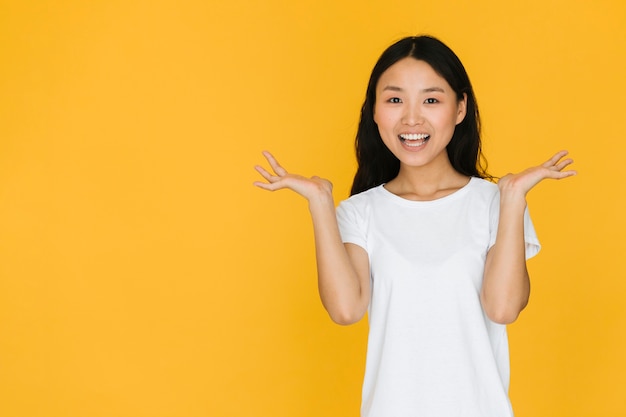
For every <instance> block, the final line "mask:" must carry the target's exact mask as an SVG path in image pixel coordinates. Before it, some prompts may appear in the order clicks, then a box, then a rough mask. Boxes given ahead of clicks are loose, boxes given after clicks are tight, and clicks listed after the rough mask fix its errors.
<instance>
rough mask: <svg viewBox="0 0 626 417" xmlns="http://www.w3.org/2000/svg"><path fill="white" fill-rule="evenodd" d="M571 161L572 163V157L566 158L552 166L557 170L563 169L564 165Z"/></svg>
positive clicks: (569, 163)
mask: <svg viewBox="0 0 626 417" xmlns="http://www.w3.org/2000/svg"><path fill="white" fill-rule="evenodd" d="M572 163H574V160H573V159H572V158H567V159H564V160H562V161H561V162H559V163H558V164H556V165H555V166H554V167H555V168H556V169H557V170H559V171H563V169H564V168H565V167H567V166H568V165H571V164H572Z"/></svg>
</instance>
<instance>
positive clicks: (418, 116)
mask: <svg viewBox="0 0 626 417" xmlns="http://www.w3.org/2000/svg"><path fill="white" fill-rule="evenodd" d="M423 121H424V119H423V118H422V112H421V111H420V109H419V106H407V107H406V111H405V112H404V114H403V116H402V123H403V124H405V125H407V126H416V125H419V124H422V122H423Z"/></svg>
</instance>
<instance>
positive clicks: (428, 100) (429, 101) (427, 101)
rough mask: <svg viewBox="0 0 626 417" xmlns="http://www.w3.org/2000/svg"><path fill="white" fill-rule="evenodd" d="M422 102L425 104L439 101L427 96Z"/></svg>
mask: <svg viewBox="0 0 626 417" xmlns="http://www.w3.org/2000/svg"><path fill="white" fill-rule="evenodd" d="M424 103H426V104H435V103H439V100H437V99H436V98H427V99H426V100H425V101H424Z"/></svg>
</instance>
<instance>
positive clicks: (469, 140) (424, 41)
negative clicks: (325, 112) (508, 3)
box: [350, 36, 491, 195]
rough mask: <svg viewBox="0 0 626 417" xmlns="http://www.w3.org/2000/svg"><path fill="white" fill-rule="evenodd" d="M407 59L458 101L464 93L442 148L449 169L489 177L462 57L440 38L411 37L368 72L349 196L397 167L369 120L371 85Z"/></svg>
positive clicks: (372, 101) (384, 178)
mask: <svg viewBox="0 0 626 417" xmlns="http://www.w3.org/2000/svg"><path fill="white" fill-rule="evenodd" d="M407 57H412V58H415V59H417V60H420V61H424V62H426V63H427V64H429V65H430V66H431V67H432V68H433V70H435V72H436V73H437V74H439V75H440V76H441V77H443V78H444V79H445V80H446V81H447V82H448V84H449V85H450V87H452V89H453V90H454V92H455V93H456V95H457V99H458V100H462V99H463V95H464V94H467V111H466V115H465V118H464V119H463V121H462V122H461V123H459V124H458V125H457V126H456V128H455V130H454V134H453V135H452V139H451V140H450V143H449V144H448V147H447V152H448V157H449V159H450V163H451V164H452V167H453V168H454V169H455V170H457V171H458V172H459V173H461V174H463V175H468V176H472V177H480V178H491V176H490V175H489V174H488V173H487V169H486V160H485V158H484V156H483V154H482V149H481V141H480V116H479V114H478V105H477V104H476V97H475V96H474V90H473V89H472V84H471V83H470V80H469V77H468V75H467V72H466V71H465V68H464V67H463V64H462V63H461V60H459V58H458V57H457V56H456V54H455V53H454V52H453V51H452V50H451V49H450V48H449V47H448V46H446V45H445V44H444V43H443V42H441V41H440V40H438V39H436V38H433V37H431V36H412V37H408V38H404V39H401V40H399V41H398V42H396V43H394V44H393V45H391V46H390V47H389V48H387V49H386V50H385V51H384V52H383V54H382V55H381V56H380V58H379V59H378V62H376V65H375V66H374V69H373V70H372V75H371V76H370V80H369V83H368V85H367V92H366V95H365V102H364V103H363V107H362V108H361V120H360V122H359V127H358V130H357V134H356V141H355V147H356V157H357V162H358V169H357V172H356V175H355V176H354V181H353V183H352V190H351V191H350V195H354V194H357V193H360V192H362V191H365V190H368V189H370V188H373V187H376V186H378V185H381V184H384V183H386V182H388V181H390V180H392V179H394V178H395V177H396V176H397V175H398V172H399V171H400V161H399V160H398V158H396V157H395V156H394V155H393V154H392V153H391V151H390V150H389V149H388V148H387V146H385V144H384V143H383V140H382V138H381V137H380V133H379V131H378V126H377V125H376V123H375V122H374V105H375V104H376V85H377V84H378V80H379V79H380V77H381V75H382V74H383V73H384V72H385V71H386V70H387V69H388V68H389V67H390V66H392V65H393V64H395V63H396V62H398V61H400V60H401V59H404V58H407Z"/></svg>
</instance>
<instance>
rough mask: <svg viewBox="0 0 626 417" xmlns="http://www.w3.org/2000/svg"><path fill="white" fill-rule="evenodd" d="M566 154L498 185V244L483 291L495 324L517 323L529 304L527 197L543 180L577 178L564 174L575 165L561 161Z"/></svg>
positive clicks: (488, 261)
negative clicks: (520, 314) (526, 240)
mask: <svg viewBox="0 0 626 417" xmlns="http://www.w3.org/2000/svg"><path fill="white" fill-rule="evenodd" d="M565 155H567V152H566V151H561V152H559V153H557V154H556V155H554V156H553V157H552V158H550V160H548V161H547V162H545V163H543V164H542V165H539V166H536V167H532V168H529V169H527V170H525V171H523V172H521V173H519V174H509V175H506V176H504V177H502V179H500V181H499V182H498V188H499V189H500V220H499V223H498V231H497V234H496V243H495V244H494V245H493V246H492V247H491V249H490V250H489V252H488V253H487V259H486V261H485V273H484V277H483V285H482V288H481V292H480V300H481V303H482V306H483V309H484V310H485V312H486V314H487V316H488V317H489V318H490V319H491V320H493V321H495V322H496V323H501V324H509V323H512V322H514V321H515V320H516V319H517V317H518V315H519V313H520V312H521V311H522V310H523V309H524V307H526V304H527V303H528V297H529V295H530V279H529V276H528V270H527V268H526V253H525V247H526V243H525V241H524V210H525V209H526V194H527V193H528V192H529V191H530V190H531V189H532V188H533V187H534V186H535V185H537V184H538V183H540V182H541V181H542V180H544V179H547V178H552V179H562V178H567V177H570V176H572V175H575V174H576V172H575V171H563V169H564V168H565V167H567V166H568V165H570V164H571V163H572V162H573V161H572V160H571V159H569V158H568V159H564V160H561V159H562V158H563V157H564V156H565Z"/></svg>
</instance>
